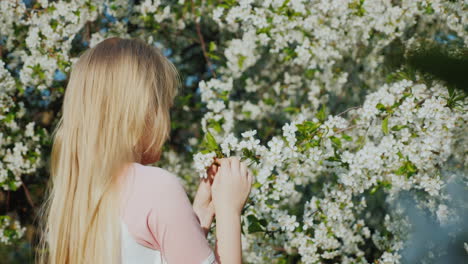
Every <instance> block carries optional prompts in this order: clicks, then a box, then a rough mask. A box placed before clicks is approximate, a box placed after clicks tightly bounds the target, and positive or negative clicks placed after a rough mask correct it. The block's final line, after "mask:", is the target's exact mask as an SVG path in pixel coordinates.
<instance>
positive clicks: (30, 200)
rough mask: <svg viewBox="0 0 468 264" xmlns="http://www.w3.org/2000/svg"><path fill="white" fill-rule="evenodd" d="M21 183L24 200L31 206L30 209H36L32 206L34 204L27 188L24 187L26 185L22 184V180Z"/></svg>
mask: <svg viewBox="0 0 468 264" xmlns="http://www.w3.org/2000/svg"><path fill="white" fill-rule="evenodd" d="M20 181H21V185H22V186H23V190H24V194H25V195H26V199H27V200H28V203H29V205H31V207H32V208H36V207H35V206H34V202H33V200H32V199H31V194H30V193H29V190H28V187H26V184H24V182H23V180H20Z"/></svg>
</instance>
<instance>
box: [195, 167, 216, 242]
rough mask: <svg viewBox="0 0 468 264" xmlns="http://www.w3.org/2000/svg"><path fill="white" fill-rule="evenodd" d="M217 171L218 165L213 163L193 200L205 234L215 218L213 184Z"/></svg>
mask: <svg viewBox="0 0 468 264" xmlns="http://www.w3.org/2000/svg"><path fill="white" fill-rule="evenodd" d="M216 172H217V166H216V165H214V164H213V165H212V166H211V167H210V168H209V169H208V171H207V174H208V178H204V179H202V180H201V181H200V185H199V186H198V190H197V194H196V195H195V198H194V200H193V205H192V206H193V211H194V212H195V214H196V215H197V217H198V220H199V221H200V226H201V227H202V229H203V231H204V232H205V236H206V235H208V232H209V231H210V228H211V223H213V218H214V214H215V211H214V205H213V202H212V198H211V195H212V193H211V184H212V182H213V179H214V175H215V174H216Z"/></svg>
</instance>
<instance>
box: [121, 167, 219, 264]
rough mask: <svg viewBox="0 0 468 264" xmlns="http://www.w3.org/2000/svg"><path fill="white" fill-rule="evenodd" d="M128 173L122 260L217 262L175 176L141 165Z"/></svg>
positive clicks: (140, 262)
mask: <svg viewBox="0 0 468 264" xmlns="http://www.w3.org/2000/svg"><path fill="white" fill-rule="evenodd" d="M124 176H125V177H124V178H123V179H124V180H123V181H124V185H123V186H124V190H123V193H122V194H123V199H122V201H123V202H122V207H121V219H120V223H121V230H122V264H133V263H135V264H136V263H138V264H150V263H151V264H157V263H169V264H179V263H184V264H190V263H197V264H213V263H216V260H215V256H214V253H213V250H212V249H211V248H210V246H209V243H208V241H207V239H206V237H205V234H204V232H203V229H202V228H201V226H200V222H199V220H198V218H197V216H196V215H195V212H194V211H193V208H192V205H191V203H190V201H189V199H188V197H187V194H186V192H185V190H184V188H183V186H182V184H181V183H180V180H179V179H178V178H177V176H175V175H174V174H172V173H171V172H169V171H167V170H164V169H162V168H159V167H152V166H144V165H141V164H139V163H132V164H131V166H130V170H128V173H127V175H124Z"/></svg>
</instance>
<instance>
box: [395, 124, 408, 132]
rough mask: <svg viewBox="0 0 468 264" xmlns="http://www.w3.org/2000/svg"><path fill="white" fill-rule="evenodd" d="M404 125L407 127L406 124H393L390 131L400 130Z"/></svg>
mask: <svg viewBox="0 0 468 264" xmlns="http://www.w3.org/2000/svg"><path fill="white" fill-rule="evenodd" d="M405 127H408V126H405V125H396V126H393V127H392V131H400V130H402V129H403V128H405Z"/></svg>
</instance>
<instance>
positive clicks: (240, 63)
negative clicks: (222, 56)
mask: <svg viewBox="0 0 468 264" xmlns="http://www.w3.org/2000/svg"><path fill="white" fill-rule="evenodd" d="M246 58H247V57H246V56H244V55H240V56H239V61H238V65H239V69H242V66H243V65H244V61H245V59H246Z"/></svg>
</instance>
